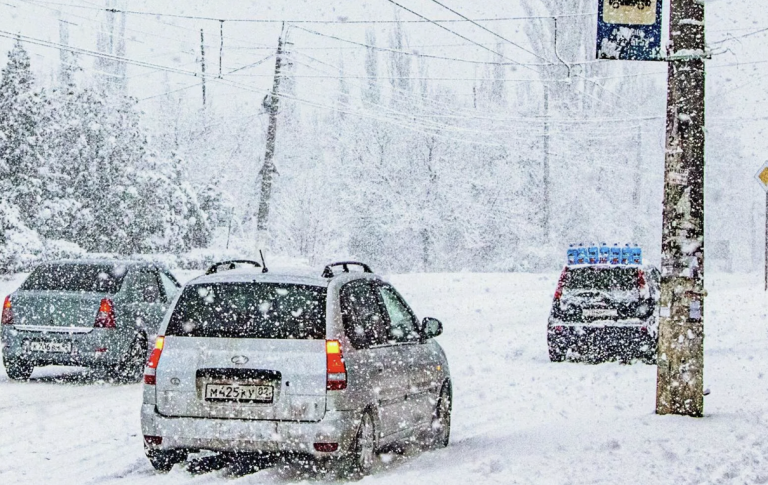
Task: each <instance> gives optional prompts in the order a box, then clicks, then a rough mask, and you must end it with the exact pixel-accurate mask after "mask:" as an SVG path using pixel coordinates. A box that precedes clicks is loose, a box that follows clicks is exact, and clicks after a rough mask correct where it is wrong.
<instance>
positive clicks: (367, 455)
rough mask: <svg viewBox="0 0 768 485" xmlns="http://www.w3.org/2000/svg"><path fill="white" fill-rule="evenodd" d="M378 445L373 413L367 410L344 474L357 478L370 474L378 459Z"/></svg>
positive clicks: (348, 457) (345, 465)
mask: <svg viewBox="0 0 768 485" xmlns="http://www.w3.org/2000/svg"><path fill="white" fill-rule="evenodd" d="M376 447H377V442H376V427H375V424H374V422H373V417H372V416H371V413H370V412H368V411H366V412H365V413H363V417H362V418H361V419H360V425H359V427H358V428H357V434H356V435H355V441H354V443H352V449H351V450H350V452H349V455H348V456H347V458H346V460H345V462H344V465H343V471H344V475H346V477H348V478H351V479H356V480H359V479H362V478H363V477H365V476H367V475H370V473H371V470H372V469H373V463H374V461H375V460H376Z"/></svg>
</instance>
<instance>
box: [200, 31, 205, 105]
mask: <svg viewBox="0 0 768 485" xmlns="http://www.w3.org/2000/svg"><path fill="white" fill-rule="evenodd" d="M200 68H201V71H202V77H203V82H202V86H203V109H205V105H206V101H205V34H204V33H203V29H200Z"/></svg>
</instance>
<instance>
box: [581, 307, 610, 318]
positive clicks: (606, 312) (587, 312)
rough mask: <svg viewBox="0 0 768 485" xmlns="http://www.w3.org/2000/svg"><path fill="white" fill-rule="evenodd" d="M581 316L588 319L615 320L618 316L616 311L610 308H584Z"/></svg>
mask: <svg viewBox="0 0 768 485" xmlns="http://www.w3.org/2000/svg"><path fill="white" fill-rule="evenodd" d="M581 314H582V315H583V316H585V317H588V318H616V317H618V316H619V312H618V310H615V309H610V308H585V309H583V310H582V311H581Z"/></svg>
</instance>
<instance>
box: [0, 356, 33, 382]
mask: <svg viewBox="0 0 768 485" xmlns="http://www.w3.org/2000/svg"><path fill="white" fill-rule="evenodd" d="M34 370H35V366H34V365H32V364H30V363H28V362H25V361H23V360H21V359H5V372H6V374H8V378H10V379H11V380H14V381H28V380H29V378H30V377H31V376H32V371H34Z"/></svg>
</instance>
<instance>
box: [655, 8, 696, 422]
mask: <svg viewBox="0 0 768 485" xmlns="http://www.w3.org/2000/svg"><path fill="white" fill-rule="evenodd" d="M670 8H671V15H670V29H669V31H670V47H669V51H668V70H669V86H668V90H669V91H668V97H667V143H666V160H665V171H664V226H663V232H662V294H661V318H660V322H659V323H660V325H659V353H658V369H657V372H658V374H657V388H656V413H658V414H679V415H687V416H697V417H698V416H702V415H703V414H704V392H703V377H704V297H705V296H706V292H705V291H704V134H705V131H704V126H705V123H704V76H705V68H704V59H705V57H706V51H705V42H704V2H703V1H701V0H671V7H670Z"/></svg>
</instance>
